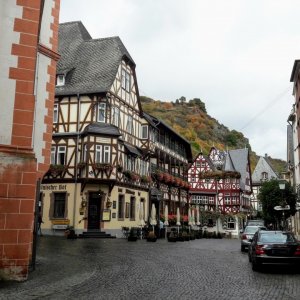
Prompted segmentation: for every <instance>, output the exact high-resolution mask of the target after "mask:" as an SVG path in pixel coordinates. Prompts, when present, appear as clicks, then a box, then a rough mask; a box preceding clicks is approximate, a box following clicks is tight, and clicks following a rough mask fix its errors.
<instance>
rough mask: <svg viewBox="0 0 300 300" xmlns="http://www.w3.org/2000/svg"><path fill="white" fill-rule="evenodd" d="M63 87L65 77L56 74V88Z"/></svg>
mask: <svg viewBox="0 0 300 300" xmlns="http://www.w3.org/2000/svg"><path fill="white" fill-rule="evenodd" d="M64 85H65V75H63V74H58V75H57V76H56V86H64Z"/></svg>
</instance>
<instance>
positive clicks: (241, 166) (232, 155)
mask: <svg viewBox="0 0 300 300" xmlns="http://www.w3.org/2000/svg"><path fill="white" fill-rule="evenodd" d="M188 180H189V183H190V203H191V205H192V206H193V207H197V206H198V208H199V210H200V211H201V213H200V216H201V218H202V222H200V223H202V224H201V225H202V226H207V227H210V228H212V230H213V231H216V232H225V231H227V232H228V233H231V234H232V235H237V234H238V229H239V226H240V224H239V219H238V218H237V217H235V216H237V215H241V214H240V213H242V212H244V213H247V212H248V211H249V209H250V195H251V192H252V184H251V172H250V160H249V152H248V149H236V150H229V151H220V150H218V149H216V148H215V147H212V148H211V150H210V153H209V155H208V156H206V155H204V154H202V153H200V154H199V155H198V156H197V157H196V158H195V160H194V162H193V164H192V165H191V167H190V168H189V170H188Z"/></svg>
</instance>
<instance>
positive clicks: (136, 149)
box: [124, 143, 142, 156]
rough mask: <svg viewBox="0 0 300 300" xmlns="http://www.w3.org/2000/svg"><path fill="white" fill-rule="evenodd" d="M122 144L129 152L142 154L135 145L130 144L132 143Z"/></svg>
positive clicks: (137, 154)
mask: <svg viewBox="0 0 300 300" xmlns="http://www.w3.org/2000/svg"><path fill="white" fill-rule="evenodd" d="M124 146H125V148H126V150H127V151H128V152H130V153H131V154H133V155H135V156H142V152H140V151H139V150H138V148H136V147H135V146H132V145H130V144H128V143H124Z"/></svg>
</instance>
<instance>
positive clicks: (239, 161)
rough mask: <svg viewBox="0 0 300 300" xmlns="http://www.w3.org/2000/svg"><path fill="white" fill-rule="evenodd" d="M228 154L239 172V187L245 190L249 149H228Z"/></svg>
mask: <svg viewBox="0 0 300 300" xmlns="http://www.w3.org/2000/svg"><path fill="white" fill-rule="evenodd" d="M228 156H229V157H230V159H231V161H232V164H233V166H234V169H235V170H236V171H237V172H239V173H240V174H241V179H240V188H241V189H242V190H245V183H246V175H247V166H248V163H249V150H248V149H236V150H229V151H228ZM228 159H229V158H228Z"/></svg>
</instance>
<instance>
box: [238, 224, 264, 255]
mask: <svg viewBox="0 0 300 300" xmlns="http://www.w3.org/2000/svg"><path fill="white" fill-rule="evenodd" d="M258 230H267V228H266V227H264V226H254V225H253V226H246V227H245V230H244V231H243V232H242V233H241V251H242V252H245V251H246V248H247V249H248V248H249V245H250V244H251V242H250V241H249V240H250V239H252V237H253V235H254V234H255V232H256V231H258Z"/></svg>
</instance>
